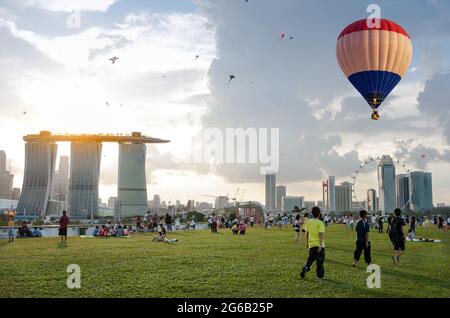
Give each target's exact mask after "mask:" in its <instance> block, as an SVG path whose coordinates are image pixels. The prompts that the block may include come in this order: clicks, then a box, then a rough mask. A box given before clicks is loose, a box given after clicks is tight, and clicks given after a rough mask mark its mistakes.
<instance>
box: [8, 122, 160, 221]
mask: <svg viewBox="0 0 450 318" xmlns="http://www.w3.org/2000/svg"><path fill="white" fill-rule="evenodd" d="M23 139H24V141H25V142H26V144H25V172H24V179H23V186H22V194H21V196H20V200H19V203H18V206H17V214H18V215H23V216H28V217H43V216H45V215H48V214H49V213H48V209H49V201H50V196H51V190H52V184H53V182H54V177H55V163H56V153H57V146H58V145H57V142H70V143H71V155H70V179H69V192H68V208H67V210H68V212H69V214H70V216H71V217H72V218H79V219H90V218H92V217H96V216H98V205H99V204H98V203H99V192H98V185H99V177H100V162H101V153H102V143H103V142H114V143H118V144H119V169H118V170H119V171H118V201H117V202H118V203H117V205H118V207H117V209H118V210H119V211H120V216H121V217H126V216H135V215H141V214H143V213H145V212H146V211H147V182H146V175H145V159H146V144H149V143H167V142H169V141H168V140H163V139H157V138H151V137H146V136H143V135H142V134H141V133H140V132H133V133H131V135H122V134H97V135H85V134H81V135H69V134H63V135H54V134H52V133H51V132H49V131H41V132H40V133H39V134H35V135H27V136H24V137H23ZM60 212H61V211H59V213H60Z"/></svg>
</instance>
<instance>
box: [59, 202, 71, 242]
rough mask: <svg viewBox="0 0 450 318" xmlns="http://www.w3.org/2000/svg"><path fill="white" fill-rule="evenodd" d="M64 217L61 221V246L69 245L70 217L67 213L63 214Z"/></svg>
mask: <svg viewBox="0 0 450 318" xmlns="http://www.w3.org/2000/svg"><path fill="white" fill-rule="evenodd" d="M62 214H63V215H62V216H61V218H60V219H59V233H58V234H59V236H60V237H61V244H63V243H64V244H67V225H69V217H68V216H67V211H65V210H64V211H63V212H62Z"/></svg>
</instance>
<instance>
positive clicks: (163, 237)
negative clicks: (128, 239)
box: [152, 231, 178, 243]
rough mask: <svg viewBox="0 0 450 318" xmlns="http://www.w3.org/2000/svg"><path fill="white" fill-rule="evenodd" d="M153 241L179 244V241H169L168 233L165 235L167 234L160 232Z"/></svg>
mask: <svg viewBox="0 0 450 318" xmlns="http://www.w3.org/2000/svg"><path fill="white" fill-rule="evenodd" d="M152 241H153V242H162V243H174V242H178V240H177V239H171V240H169V239H168V238H167V237H166V233H165V232H162V231H160V232H159V235H158V236H155V237H153V240H152Z"/></svg>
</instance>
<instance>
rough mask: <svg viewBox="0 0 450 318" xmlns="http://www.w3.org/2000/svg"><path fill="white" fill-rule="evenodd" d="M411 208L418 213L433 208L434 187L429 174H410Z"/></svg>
mask: <svg viewBox="0 0 450 318" xmlns="http://www.w3.org/2000/svg"><path fill="white" fill-rule="evenodd" d="M409 188H410V204H411V205H410V207H411V209H412V210H414V211H416V212H428V211H431V209H432V208H433V185H432V177H431V173H429V172H422V171H413V172H411V173H410V174H409Z"/></svg>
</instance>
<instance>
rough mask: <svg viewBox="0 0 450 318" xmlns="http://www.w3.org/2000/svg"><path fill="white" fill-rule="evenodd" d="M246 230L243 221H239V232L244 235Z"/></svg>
mask: <svg viewBox="0 0 450 318" xmlns="http://www.w3.org/2000/svg"><path fill="white" fill-rule="evenodd" d="M246 230H247V225H246V224H245V222H241V225H239V234H242V235H245V231H246Z"/></svg>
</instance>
